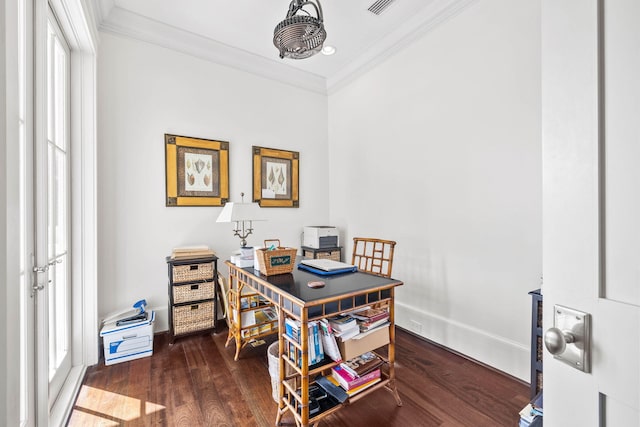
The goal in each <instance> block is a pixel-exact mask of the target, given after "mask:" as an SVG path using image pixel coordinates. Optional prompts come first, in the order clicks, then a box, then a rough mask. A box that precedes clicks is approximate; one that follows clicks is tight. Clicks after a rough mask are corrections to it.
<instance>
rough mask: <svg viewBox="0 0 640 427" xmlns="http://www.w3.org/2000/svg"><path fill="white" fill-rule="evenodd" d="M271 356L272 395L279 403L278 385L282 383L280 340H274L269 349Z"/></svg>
mask: <svg viewBox="0 0 640 427" xmlns="http://www.w3.org/2000/svg"><path fill="white" fill-rule="evenodd" d="M267 355H268V357H269V376H271V396H273V400H274V401H275V402H276V403H278V394H279V393H278V386H279V385H280V384H279V382H280V363H279V360H278V341H277V340H276V341H274V342H273V343H271V344H270V345H269V348H268V349H267Z"/></svg>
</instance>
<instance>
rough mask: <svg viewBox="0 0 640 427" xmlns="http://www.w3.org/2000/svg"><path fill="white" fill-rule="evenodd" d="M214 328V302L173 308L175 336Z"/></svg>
mask: <svg viewBox="0 0 640 427" xmlns="http://www.w3.org/2000/svg"><path fill="white" fill-rule="evenodd" d="M209 328H213V301H205V302H201V303H198V304H192V305H181V306H177V307H173V334H174V335H179V334H186V333H188V332H196V331H201V330H203V329H209Z"/></svg>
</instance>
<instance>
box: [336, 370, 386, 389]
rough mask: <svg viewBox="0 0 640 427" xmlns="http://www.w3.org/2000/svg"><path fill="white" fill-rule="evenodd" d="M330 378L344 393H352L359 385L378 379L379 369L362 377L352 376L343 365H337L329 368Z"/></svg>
mask: <svg viewBox="0 0 640 427" xmlns="http://www.w3.org/2000/svg"><path fill="white" fill-rule="evenodd" d="M331 376H332V377H333V378H334V379H335V380H336V381H337V382H338V384H339V385H340V386H341V387H342V388H343V389H345V390H346V391H352V390H354V389H356V388H357V387H360V386H361V385H364V384H367V383H369V382H371V381H374V380H376V379H377V380H379V379H380V368H377V369H374V370H373V371H369V372H367V373H366V374H363V375H357V376H354V375H352V372H350V371H349V369H348V368H347V367H346V366H345V365H338V366H334V367H333V368H331Z"/></svg>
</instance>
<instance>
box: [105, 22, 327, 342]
mask: <svg viewBox="0 0 640 427" xmlns="http://www.w3.org/2000/svg"><path fill="white" fill-rule="evenodd" d="M99 52H100V55H99V60H98V212H99V217H98V223H99V234H98V241H99V271H98V275H99V276H98V277H99V297H98V301H99V302H98V303H99V313H100V315H101V317H103V316H104V315H105V314H108V313H110V312H113V311H116V310H119V309H125V308H129V307H130V306H131V304H133V302H135V301H136V300H137V299H139V298H146V299H147V301H148V302H149V304H150V306H151V307H155V308H157V309H158V313H157V314H158V323H157V327H156V330H166V329H167V328H168V323H167V311H166V307H167V267H166V262H165V257H166V256H167V255H169V254H170V252H171V249H172V248H173V247H175V246H183V245H189V244H208V245H210V246H211V247H212V248H213V249H214V250H215V251H216V252H217V253H218V255H219V257H220V258H221V261H220V262H219V267H220V269H221V271H222V272H224V273H225V274H226V267H225V266H224V262H223V260H225V259H228V255H229V253H230V252H231V251H232V250H234V249H236V248H237V247H239V242H240V241H239V239H238V238H237V237H234V236H233V233H232V232H231V229H232V225H231V224H222V223H221V224H218V223H216V222H215V220H216V217H217V216H218V213H219V212H220V211H221V209H222V208H220V207H165V156H164V134H165V133H172V134H177V135H185V136H192V137H199V138H207V139H218V140H223V141H229V147H230V148H229V153H230V192H231V201H240V192H244V193H245V201H251V192H252V188H251V182H252V181H251V179H252V154H251V146H252V145H258V146H263V147H271V148H278V149H284V150H293V151H298V152H300V207H299V208H298V209H293V208H268V209H265V215H266V216H267V218H269V220H268V221H267V222H260V223H256V224H255V234H254V235H252V236H251V237H250V238H249V244H258V243H262V241H263V240H264V239H268V238H279V239H281V242H282V244H283V245H287V246H295V247H299V246H300V237H301V232H302V227H303V226H305V225H311V224H324V223H327V221H328V217H329V210H328V204H329V203H328V202H329V193H328V188H329V184H328V181H327V179H325V178H326V176H327V172H328V166H327V156H328V153H327V100H326V97H324V96H322V95H318V94H313V93H310V92H306V91H303V90H300V89H296V88H293V87H291V86H288V85H283V84H280V83H275V82H273V81H270V80H267V79H263V78H260V77H256V76H254V75H251V74H248V73H245V72H241V71H237V70H235V69H231V68H227V67H223V66H219V65H216V64H212V63H209V62H206V61H203V60H200V59H197V58H194V57H191V56H187V55H183V54H180V53H177V52H175V51H172V50H168V49H165V48H161V47H158V46H155V45H151V44H146V43H142V42H138V41H133V40H127V39H123V38H120V37H117V36H113V35H110V34H105V33H102V34H101V44H100V47H99Z"/></svg>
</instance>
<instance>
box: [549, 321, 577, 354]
mask: <svg viewBox="0 0 640 427" xmlns="http://www.w3.org/2000/svg"><path fill="white" fill-rule="evenodd" d="M574 342H576V337H575V335H573V334H572V333H571V332H569V331H561V330H560V329H558V328H549V329H547V332H545V333H544V346H545V347H547V350H549V353H551V354H553V355H554V356H557V355H560V354H562V353H564V351H565V350H566V349H567V344H571V343H574Z"/></svg>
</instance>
